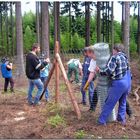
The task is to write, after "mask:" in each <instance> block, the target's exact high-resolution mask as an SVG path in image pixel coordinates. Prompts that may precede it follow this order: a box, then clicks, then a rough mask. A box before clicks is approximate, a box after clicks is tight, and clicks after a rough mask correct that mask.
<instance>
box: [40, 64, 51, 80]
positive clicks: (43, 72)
mask: <svg viewBox="0 0 140 140" xmlns="http://www.w3.org/2000/svg"><path fill="white" fill-rule="evenodd" d="M49 70H50V65H49V64H48V65H47V66H46V67H45V68H43V69H42V70H41V71H40V77H48V75H49Z"/></svg>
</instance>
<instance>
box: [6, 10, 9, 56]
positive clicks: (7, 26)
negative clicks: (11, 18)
mask: <svg viewBox="0 0 140 140" xmlns="http://www.w3.org/2000/svg"><path fill="white" fill-rule="evenodd" d="M5 16H6V19H5V31H6V54H7V55H8V54H9V25H8V12H7V10H6V13H5Z"/></svg>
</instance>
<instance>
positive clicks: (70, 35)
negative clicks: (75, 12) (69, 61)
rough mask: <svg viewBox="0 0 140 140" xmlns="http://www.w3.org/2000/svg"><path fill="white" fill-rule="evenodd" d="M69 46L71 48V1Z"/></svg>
mask: <svg viewBox="0 0 140 140" xmlns="http://www.w3.org/2000/svg"><path fill="white" fill-rule="evenodd" d="M69 48H71V2H69Z"/></svg>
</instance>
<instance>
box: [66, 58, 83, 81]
mask: <svg viewBox="0 0 140 140" xmlns="http://www.w3.org/2000/svg"><path fill="white" fill-rule="evenodd" d="M67 65H68V79H69V81H70V78H71V76H72V73H73V72H74V74H75V82H76V83H79V71H80V75H82V65H81V63H80V60H79V59H70V60H69V61H68V63H67Z"/></svg>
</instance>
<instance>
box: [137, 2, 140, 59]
mask: <svg viewBox="0 0 140 140" xmlns="http://www.w3.org/2000/svg"><path fill="white" fill-rule="evenodd" d="M137 52H138V54H139V56H140V2H138V42H137Z"/></svg>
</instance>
